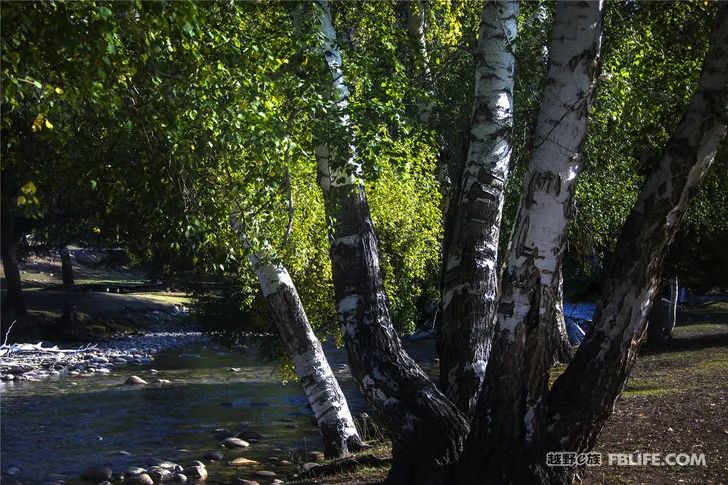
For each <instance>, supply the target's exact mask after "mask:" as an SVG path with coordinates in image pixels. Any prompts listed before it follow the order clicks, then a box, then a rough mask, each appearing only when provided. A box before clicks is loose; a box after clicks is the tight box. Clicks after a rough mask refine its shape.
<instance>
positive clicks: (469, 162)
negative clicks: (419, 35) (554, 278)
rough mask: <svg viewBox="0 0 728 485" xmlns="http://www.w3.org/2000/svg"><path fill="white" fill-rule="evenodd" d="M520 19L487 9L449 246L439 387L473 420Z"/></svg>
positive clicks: (503, 6) (507, 154)
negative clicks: (465, 151) (471, 415)
mask: <svg viewBox="0 0 728 485" xmlns="http://www.w3.org/2000/svg"><path fill="white" fill-rule="evenodd" d="M517 16H518V3H517V2H515V1H487V2H485V4H484V8H483V14H482V21H481V24H480V30H479V33H478V45H477V56H476V68H475V96H474V98H475V99H474V104H473V114H472V118H471V122H470V137H469V147H468V152H467V157H466V159H465V161H464V163H463V169H462V171H461V173H462V175H461V177H460V183H459V187H458V190H457V192H456V195H455V196H456V200H455V201H454V203H455V204H456V206H455V207H454V208H453V212H451V217H453V219H452V220H450V221H448V224H447V226H446V227H447V232H448V234H446V236H445V239H446V243H445V245H444V248H443V253H444V254H443V269H442V271H443V283H442V300H441V310H442V313H441V315H442V316H441V320H440V326H439V329H438V335H437V336H438V355H439V357H440V387H441V388H442V389H445V390H446V393H447V395H448V397H449V398H450V399H451V400H453V402H455V403H456V404H457V405H458V407H460V409H461V410H463V411H464V412H466V413H468V414H470V413H471V412H472V410H473V408H474V406H475V402H476V400H477V397H478V392H479V390H480V387H481V384H482V382H483V378H484V376H485V368H486V361H487V355H488V350H489V341H490V338H491V336H492V329H493V327H492V317H493V312H494V310H495V300H496V294H497V292H498V241H499V237H500V225H501V217H502V214H503V200H504V194H505V186H506V181H507V179H508V172H509V163H510V158H511V151H512V148H511V144H510V141H509V136H510V132H511V128H512V126H513V80H514V70H515V53H514V46H513V42H514V41H515V38H516V20H517Z"/></svg>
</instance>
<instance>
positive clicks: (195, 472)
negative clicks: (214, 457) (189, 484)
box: [183, 466, 207, 481]
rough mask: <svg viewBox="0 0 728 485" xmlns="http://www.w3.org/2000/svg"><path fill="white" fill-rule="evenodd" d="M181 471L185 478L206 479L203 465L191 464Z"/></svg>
mask: <svg viewBox="0 0 728 485" xmlns="http://www.w3.org/2000/svg"><path fill="white" fill-rule="evenodd" d="M183 473H184V474H185V475H186V476H187V478H189V479H190V480H193V481H199V480H206V479H207V470H206V469H205V467H201V466H191V467H189V468H185V470H184V472H183Z"/></svg>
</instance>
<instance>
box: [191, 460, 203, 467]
mask: <svg viewBox="0 0 728 485" xmlns="http://www.w3.org/2000/svg"><path fill="white" fill-rule="evenodd" d="M190 466H199V467H200V468H205V464H204V463H202V462H201V461H199V460H195V461H193V462H192V463H190Z"/></svg>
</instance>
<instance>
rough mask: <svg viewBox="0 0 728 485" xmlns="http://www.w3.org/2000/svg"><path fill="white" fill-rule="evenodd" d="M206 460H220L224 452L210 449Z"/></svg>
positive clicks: (206, 454)
mask: <svg viewBox="0 0 728 485" xmlns="http://www.w3.org/2000/svg"><path fill="white" fill-rule="evenodd" d="M205 459H206V460H212V461H220V460H222V459H223V454H222V453H220V452H219V451H208V452H207V453H205Z"/></svg>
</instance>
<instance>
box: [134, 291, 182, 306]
mask: <svg viewBox="0 0 728 485" xmlns="http://www.w3.org/2000/svg"><path fill="white" fill-rule="evenodd" d="M126 295H127V296H133V297H134V298H139V299H142V300H149V301H152V302H154V303H162V304H167V305H189V304H190V303H191V302H192V297H191V296H190V295H187V294H185V293H126Z"/></svg>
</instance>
